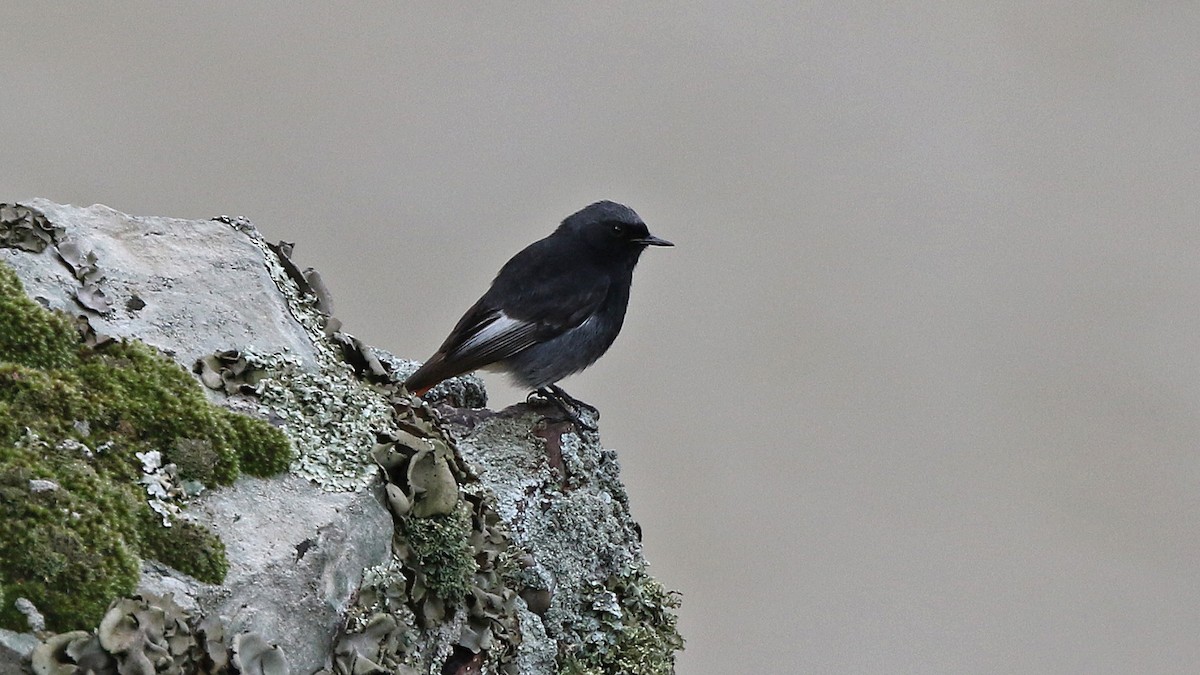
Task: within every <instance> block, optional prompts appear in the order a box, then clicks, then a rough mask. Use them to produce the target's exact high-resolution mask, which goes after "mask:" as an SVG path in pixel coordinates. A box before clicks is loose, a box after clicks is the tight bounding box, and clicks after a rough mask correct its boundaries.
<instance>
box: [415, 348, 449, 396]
mask: <svg viewBox="0 0 1200 675" xmlns="http://www.w3.org/2000/svg"><path fill="white" fill-rule="evenodd" d="M445 365H446V356H445V355H444V354H442V353H441V352H438V353H437V354H434V355H433V356H431V357H429V360H428V361H426V362H425V363H424V365H422V366H421V367H420V368H418V369H417V371H416V372H415V373H413V374H412V375H409V376H408V379H407V380H405V381H404V388H405V389H407V390H408V391H409V393H412V394H415V395H417V396H424V395H425V394H426V392H428V391H429V390H430V389H433V388H434V387H436V386H438V384H440V383H441V382H442V380H445V379H447V378H450V377H454V376H455V375H458V374H459V373H447V372H446V368H445Z"/></svg>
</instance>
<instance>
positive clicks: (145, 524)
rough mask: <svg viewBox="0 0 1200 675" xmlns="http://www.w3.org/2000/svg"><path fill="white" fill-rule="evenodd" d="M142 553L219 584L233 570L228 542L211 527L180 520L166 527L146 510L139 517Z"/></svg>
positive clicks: (198, 577) (201, 578)
mask: <svg viewBox="0 0 1200 675" xmlns="http://www.w3.org/2000/svg"><path fill="white" fill-rule="evenodd" d="M139 534H140V536H141V542H142V553H143V555H145V556H146V557H148V558H153V559H155V560H157V561H159V562H161V563H163V564H164V565H170V566H171V567H174V568H175V569H177V570H179V571H180V572H183V573H184V574H190V575H192V576H193V577H196V578H197V579H199V580H200V581H203V582H205V583H209V584H219V583H221V581H222V580H224V579H225V573H226V572H228V571H229V561H228V560H227V559H226V557H225V544H224V543H222V542H221V540H220V538H218V537H217V535H215V534H213V533H212V531H211V530H209V529H208V528H206V527H204V526H203V525H199V524H197V523H193V522H192V521H190V520H183V519H177V520H175V521H174V522H173V523H171V527H163V524H162V519H161V518H159V517H158V516H157V514H155V513H153V512H152V511H150V510H149V509H145V511H144V512H143V513H142V515H141V518H140V519H139Z"/></svg>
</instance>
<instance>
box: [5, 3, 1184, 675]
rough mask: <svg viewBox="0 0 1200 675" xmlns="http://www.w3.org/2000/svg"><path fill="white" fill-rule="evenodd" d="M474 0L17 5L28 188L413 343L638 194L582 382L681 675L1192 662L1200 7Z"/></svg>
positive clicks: (434, 340)
mask: <svg viewBox="0 0 1200 675" xmlns="http://www.w3.org/2000/svg"><path fill="white" fill-rule="evenodd" d="M441 4H443V3H428V4H425V5H421V6H414V5H410V4H409V3H397V2H379V3H375V4H364V3H358V4H354V5H353V6H352V7H337V8H334V7H333V6H332V5H328V6H327V5H325V4H316V3H312V4H309V5H304V6H300V5H294V4H293V3H277V4H253V5H248V4H243V3H240V2H232V3H195V4H168V3H147V4H139V5H135V4H130V3H121V4H116V5H108V4H104V5H100V4H99V3H88V4H83V3H80V4H66V3H43V2H40V1H33V0H30V1H25V0H21V1H17V2H14V1H13V0H8V1H7V2H5V3H4V4H3V6H2V7H0V24H2V25H3V27H4V29H3V32H4V39H3V43H2V46H0V53H2V56H3V58H2V59H0V87H2V89H0V91H2V93H0V96H2V99H0V100H2V104H0V139H2V141H3V143H2V145H0V149H2V151H3V155H4V162H3V166H2V168H0V199H8V200H12V199H17V198H23V197H31V196H45V197H49V198H51V199H55V200H58V201H63V202H70V203H75V204H80V205H87V204H92V203H96V202H99V203H104V204H107V205H109V206H112V207H114V208H116V209H119V210H123V211H126V212H130V213H134V214H154V215H172V216H181V217H210V216H215V215H218V214H230V215H245V216H247V217H249V218H251V219H252V220H254V221H255V222H256V223H257V224H258V226H259V228H260V229H261V230H262V231H263V232H264V233H265V234H266V235H267V236H268V237H270V238H272V239H288V240H295V241H297V242H298V247H297V257H298V260H299V262H300V263H301V265H312V266H315V267H316V268H317V269H319V270H320V271H321V272H322V273H323V275H324V277H325V279H326V281H327V282H328V284H329V286H330V287H331V288H332V290H333V292H334V296H335V300H336V301H337V306H338V307H337V313H338V315H339V317H340V318H342V319H343V320H344V322H345V324H346V327H347V329H348V330H349V331H350V332H353V333H355V334H357V335H358V336H360V337H362V338H363V339H365V340H366V341H367V342H369V343H373V344H376V345H379V346H381V347H384V348H386V349H389V350H391V351H394V352H396V353H398V354H401V355H405V356H409V357H413V358H424V357H426V356H427V355H428V354H429V353H430V352H432V350H433V349H434V348H435V347H436V346H437V344H438V343H439V342H440V341H441V339H442V338H443V337H444V335H445V333H446V332H447V331H448V330H449V328H450V327H451V326H452V325H453V323H454V321H455V320H456V319H457V318H458V316H459V315H460V313H461V312H462V311H463V310H465V309H466V307H467V306H468V305H470V304H471V303H472V302H473V301H474V300H475V299H476V298H477V297H478V295H479V294H480V293H481V292H482V291H483V290H484V289H485V288H486V286H487V283H488V282H489V281H490V280H491V277H492V275H493V274H494V273H495V271H496V270H497V269H498V268H499V267H500V265H501V264H502V263H503V262H504V261H505V260H507V258H508V257H509V256H510V255H511V254H512V253H514V252H516V251H517V250H518V249H520V248H521V247H522V246H524V245H525V244H527V243H529V242H531V241H533V240H535V239H537V238H540V237H542V236H544V235H545V234H547V233H548V232H549V231H550V230H551V229H552V228H553V227H554V225H555V224H556V223H557V221H558V220H560V219H561V218H562V217H564V216H565V215H567V214H568V213H570V212H572V211H574V210H576V209H577V208H579V207H581V206H583V205H585V204H587V203H588V202H590V201H593V200H596V199H600V198H610V199H615V200H618V201H623V202H626V203H628V204H630V205H632V206H633V207H634V208H635V209H637V210H638V211H639V212H640V213H641V214H642V216H643V217H644V218H645V219H646V220H647V221H648V222H649V223H650V225H651V229H652V231H653V232H655V233H656V234H658V235H660V236H662V237H666V238H668V239H672V240H674V241H675V242H676V243H677V244H678V245H677V247H676V248H674V249H670V250H657V249H656V250H651V251H649V252H648V253H647V254H646V256H645V257H644V258H643V262H642V265H641V267H640V268H639V269H638V273H637V275H636V278H635V284H634V289H633V290H634V293H633V301H632V303H631V306H630V312H629V317H628V320H627V322H626V326H625V331H624V334H623V335H622V336H621V338H620V339H619V340H618V341H617V344H616V345H615V347H614V348H613V350H612V351H611V352H610V353H609V355H608V356H607V357H605V358H604V359H603V360H602V361H601V362H600V363H599V364H598V365H597V366H595V367H594V368H593V369H591V370H589V371H588V372H586V373H585V374H583V375H579V376H576V377H575V378H572V379H570V380H568V381H566V383H565V384H566V386H567V388H568V389H569V390H570V391H571V392H572V393H573V394H575V395H576V396H579V397H581V398H584V399H586V400H588V401H590V402H592V403H594V404H596V405H597V406H599V407H600V408H601V410H602V411H603V420H602V430H603V433H604V438H605V441H606V444H607V445H609V446H611V447H615V448H616V449H618V451H619V452H620V457H621V463H622V467H623V470H624V477H625V480H626V481H627V482H628V484H629V488H630V494H631V496H632V500H633V507H634V512H635V516H636V517H637V518H638V519H639V520H640V521H641V523H642V525H643V527H644V529H645V534H646V545H647V549H648V554H649V557H650V559H651V561H652V563H653V571H654V572H655V573H656V574H657V575H658V576H659V577H660V578H661V579H662V580H663V581H664V582H665V583H666V584H667V585H668V586H671V587H675V588H679V589H681V590H682V591H683V593H684V596H685V605H684V607H683V610H682V613H681V617H682V620H681V622H682V630H683V632H684V634H685V635H686V637H687V638H688V649H687V651H686V652H685V653H684V654H683V655H682V657H681V658H680V661H679V672H680V673H704V674H709V673H711V674H727V673H740V672H815V673H827V672H844V673H860V672H914V673H918V672H919V673H939V672H940V673H965V672H970V673H988V672H995V673H1011V672H1022V673H1068V672H1070V673H1085V672H1086V673H1097V672H1113V673H1121V672H1135V671H1136V672H1186V671H1192V670H1193V669H1194V668H1195V667H1196V664H1197V663H1198V662H1200V565H1198V564H1197V556H1198V554H1200V542H1198V541H1197V529H1198V526H1200V458H1198V454H1197V444H1198V441H1200V418H1198V417H1197V415H1196V408H1197V402H1198V400H1200V373H1198V370H1200V356H1198V355H1200V320H1198V318H1197V316H1198V312H1200V308H1198V303H1197V300H1198V298H1200V258H1198V256H1197V249H1198V244H1200V229H1198V227H1197V225H1198V215H1200V208H1198V206H1197V192H1198V189H1200V175H1198V174H1200V171H1198V166H1200V109H1198V108H1200V105H1198V104H1200V58H1198V56H1200V54H1198V51H1200V37H1197V36H1198V35H1200V30H1198V29H1200V5H1197V4H1196V3H1192V2H1156V3H1143V2H1110V3H1057V2H1050V3H1047V2H1041V1H1039V2H1026V3H1022V2H998V3H997V2H988V3H984V2H975V3H877V4H875V3H871V4H852V3H845V2H810V3H791V2H785V3H778V4H776V5H774V6H772V5H746V4H742V3H711V4H708V5H705V4H700V3H688V4H673V5H663V4H654V5H648V4H643V3H628V4H620V3H615V4H614V3H589V4H588V5H580V6H568V5H550V4H541V3H518V4H513V3H488V4H472V5H466V4H458V3H446V4H447V5H449V6H447V7H442V6H440V5H441ZM600 5H602V6H600ZM488 378H489V382H490V383H493V384H496V386H494V387H493V388H492V394H493V404H494V405H499V406H503V405H507V404H508V403H511V402H514V401H516V400H518V399H519V398H520V397H521V395H522V393H521V392H520V391H517V390H515V389H511V388H508V387H507V386H504V385H502V384H499V380H498V379H497V378H496V377H493V376H488Z"/></svg>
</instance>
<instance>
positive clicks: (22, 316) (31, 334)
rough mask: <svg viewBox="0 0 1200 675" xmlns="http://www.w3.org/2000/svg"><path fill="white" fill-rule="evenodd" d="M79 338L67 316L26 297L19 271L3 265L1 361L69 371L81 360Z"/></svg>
mask: <svg viewBox="0 0 1200 675" xmlns="http://www.w3.org/2000/svg"><path fill="white" fill-rule="evenodd" d="M78 352H79V338H78V336H77V334H76V332H75V327H74V326H73V325H72V323H71V320H70V319H69V318H67V317H66V316H65V315H62V314H57V313H51V312H47V311H46V310H45V309H43V308H42V306H41V305H39V304H37V302H35V301H34V300H32V299H30V298H29V297H28V296H27V295H25V291H24V290H23V289H22V287H21V281H20V279H18V278H17V275H16V272H14V271H13V270H12V268H11V267H9V266H8V265H4V264H0V361H8V362H11V363H19V364H21V365H25V366H33V367H35V368H66V367H69V366H71V365H73V364H74V363H76V361H77V360H78Z"/></svg>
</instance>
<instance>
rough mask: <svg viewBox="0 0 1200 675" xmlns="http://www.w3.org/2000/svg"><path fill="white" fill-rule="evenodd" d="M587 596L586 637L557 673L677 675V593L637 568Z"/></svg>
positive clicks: (583, 617)
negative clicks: (588, 599)
mask: <svg viewBox="0 0 1200 675" xmlns="http://www.w3.org/2000/svg"><path fill="white" fill-rule="evenodd" d="M588 597H589V598H590V599H591V603H590V605H587V606H586V609H585V611H584V612H582V613H581V616H580V624H581V625H580V626H578V628H580V629H583V631H584V632H585V634H586V636H587V637H586V639H585V640H584V641H583V642H582V643H580V644H576V645H573V646H572V647H570V648H568V649H567V650H566V652H565V653H564V654H563V655H562V657H561V658H560V666H559V675H604V674H605V673H626V674H628V675H673V673H674V672H675V652H677V651H679V650H681V649H683V637H682V636H680V634H679V630H678V627H677V625H676V621H677V620H676V617H675V613H674V610H676V609H678V608H679V594H678V593H675V592H674V591H668V590H666V589H665V588H663V586H662V584H661V583H659V582H658V581H657V580H656V579H654V577H652V576H650V575H649V574H648V573H647V572H646V569H645V566H643V565H634V566H630V567H628V568H626V569H625V570H623V571H622V573H621V574H617V575H613V576H612V577H610V578H609V579H608V581H607V582H606V583H605V584H603V585H600V584H593V585H592V588H591V592H590V593H589V594H588Z"/></svg>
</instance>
